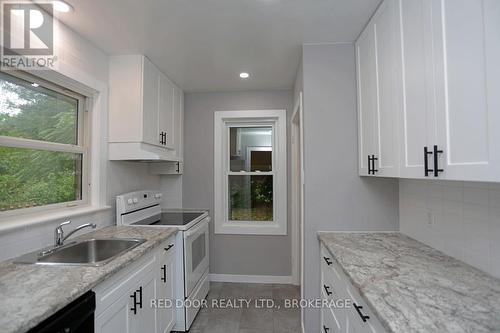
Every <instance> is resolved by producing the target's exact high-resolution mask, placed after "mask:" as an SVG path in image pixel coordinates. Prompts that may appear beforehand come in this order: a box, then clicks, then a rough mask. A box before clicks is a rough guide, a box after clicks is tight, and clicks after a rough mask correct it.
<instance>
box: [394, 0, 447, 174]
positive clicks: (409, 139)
mask: <svg viewBox="0 0 500 333" xmlns="http://www.w3.org/2000/svg"><path fill="white" fill-rule="evenodd" d="M398 2H399V6H400V11H399V12H400V14H401V16H400V20H399V22H400V23H401V24H400V25H398V27H397V29H398V37H399V40H400V41H401V45H400V48H401V52H402V53H401V59H402V77H403V85H402V86H403V102H402V108H401V115H402V116H401V117H400V128H401V129H402V133H401V139H400V147H401V148H400V168H401V169H400V173H401V176H402V177H409V178H424V177H425V173H424V147H425V146H428V147H432V145H434V144H436V143H435V142H436V112H437V108H439V105H438V100H437V97H436V87H437V80H438V78H437V77H436V63H435V56H434V52H435V47H437V46H438V45H439V42H440V40H441V37H440V32H439V28H438V27H435V26H433V25H432V22H433V20H435V19H436V18H437V17H439V16H440V9H439V2H438V1H433V0H398ZM430 167H432V165H431V166H430Z"/></svg>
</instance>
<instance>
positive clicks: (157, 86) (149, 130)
mask: <svg viewBox="0 0 500 333" xmlns="http://www.w3.org/2000/svg"><path fill="white" fill-rule="evenodd" d="M109 85H110V87H109V158H110V159H111V160H146V161H147V160H151V161H181V160H182V151H181V149H182V128H178V124H179V123H180V124H182V122H183V115H184V111H183V110H182V109H181V108H182V107H183V105H182V104H181V103H180V102H179V100H180V99H181V98H183V92H182V90H181V89H180V88H178V87H177V86H175V84H174V83H172V81H170V80H169V79H168V78H167V77H166V76H165V74H163V73H162V72H161V71H160V70H159V69H158V68H157V67H156V66H155V65H154V64H153V63H151V61H149V59H148V58H146V57H144V56H141V55H126V56H113V57H111V58H110V69H109ZM180 96H182V97H180Z"/></svg>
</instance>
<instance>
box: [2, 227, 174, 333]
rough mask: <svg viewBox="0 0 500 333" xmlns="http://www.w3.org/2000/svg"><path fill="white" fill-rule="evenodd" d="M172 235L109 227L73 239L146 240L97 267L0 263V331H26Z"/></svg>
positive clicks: (168, 231) (171, 232)
mask: <svg viewBox="0 0 500 333" xmlns="http://www.w3.org/2000/svg"><path fill="white" fill-rule="evenodd" d="M175 233H177V229H176V228H148V227H127V226H119V227H116V226H112V227H106V228H103V229H99V230H96V231H94V232H90V233H87V234H84V235H82V236H80V237H77V238H75V239H86V238H141V239H146V242H144V243H142V244H141V245H139V246H137V247H136V248H134V249H132V250H130V251H128V252H126V253H125V254H122V255H120V256H118V257H117V258H115V259H113V260H112V261H110V262H109V263H107V264H105V265H103V266H100V267H90V266H44V265H24V264H14V263H13V262H12V261H5V262H1V263H0V295H1V297H0V314H1V316H0V332H2V333H11V332H12V333H14V332H25V331H27V330H29V329H30V328H32V327H34V326H36V325H37V324H38V323H40V322H42V321H43V320H44V319H46V318H48V317H50V316H51V315H52V314H54V313H56V312H57V311H59V310H60V309H62V308H63V307H64V306H66V305H67V304H69V303H71V302H72V301H73V300H75V299H77V298H78V297H79V296H81V295H83V294H84V293H86V292H87V291H89V290H91V289H92V288H93V287H95V286H96V285H97V284H99V283H100V282H101V281H103V280H105V279H106V278H107V277H109V276H110V275H113V274H114V273H116V272H118V271H119V270H120V269H122V268H124V267H126V266H127V265H128V264H130V263H131V262H133V261H135V260H137V259H139V258H141V257H142V256H143V255H145V254H146V253H148V252H150V251H151V250H152V249H154V248H156V247H157V246H159V245H160V244H161V243H162V242H163V241H165V240H166V239H167V238H169V237H170V236H172V235H174V234H175Z"/></svg>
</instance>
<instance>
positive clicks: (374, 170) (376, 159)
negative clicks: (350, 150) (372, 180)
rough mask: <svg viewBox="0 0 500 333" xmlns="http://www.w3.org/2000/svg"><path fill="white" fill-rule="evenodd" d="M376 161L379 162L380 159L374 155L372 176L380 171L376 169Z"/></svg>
mask: <svg viewBox="0 0 500 333" xmlns="http://www.w3.org/2000/svg"><path fill="white" fill-rule="evenodd" d="M375 161H378V158H377V157H375V155H372V175H374V174H375V172H378V169H375Z"/></svg>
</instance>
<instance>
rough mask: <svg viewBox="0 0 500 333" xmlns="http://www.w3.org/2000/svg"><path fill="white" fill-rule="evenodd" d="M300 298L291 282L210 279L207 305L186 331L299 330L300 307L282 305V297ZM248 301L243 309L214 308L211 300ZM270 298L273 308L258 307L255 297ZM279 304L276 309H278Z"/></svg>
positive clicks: (297, 332) (254, 332)
mask: <svg viewBox="0 0 500 333" xmlns="http://www.w3.org/2000/svg"><path fill="white" fill-rule="evenodd" d="M298 298H300V289H299V287H296V286H292V285H277V284H276V285H272V284H248V283H221V282H211V284H210V293H209V294H208V297H207V300H208V305H209V306H208V307H207V308H204V309H201V310H200V312H199V313H198V316H197V317H196V319H195V321H194V323H193V325H192V326H191V329H190V331H189V333H300V332H301V325H300V309H290V308H288V309H287V308H285V306H284V302H285V301H284V300H285V299H298ZM221 299H224V300H238V299H246V300H251V303H250V306H248V307H247V306H243V307H242V308H239V309H236V308H224V309H223V308H216V307H212V306H210V305H211V304H212V300H221ZM256 299H257V300H261V299H269V300H273V302H274V308H265V307H264V308H261V307H259V306H256V305H255V300H256ZM278 307H279V308H278Z"/></svg>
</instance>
